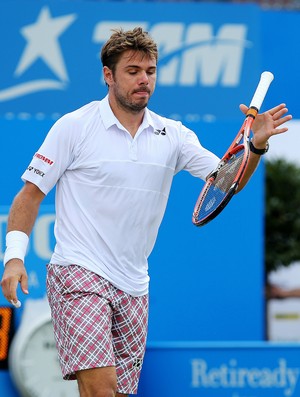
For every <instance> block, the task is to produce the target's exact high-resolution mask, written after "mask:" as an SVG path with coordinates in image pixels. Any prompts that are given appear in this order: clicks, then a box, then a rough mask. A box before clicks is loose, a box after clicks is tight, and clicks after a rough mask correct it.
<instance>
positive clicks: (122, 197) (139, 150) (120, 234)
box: [22, 97, 219, 296]
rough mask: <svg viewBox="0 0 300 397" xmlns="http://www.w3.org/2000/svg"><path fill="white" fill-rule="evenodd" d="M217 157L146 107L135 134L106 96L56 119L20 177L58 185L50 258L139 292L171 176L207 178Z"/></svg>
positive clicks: (144, 283) (45, 186) (143, 291)
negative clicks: (183, 174)
mask: <svg viewBox="0 0 300 397" xmlns="http://www.w3.org/2000/svg"><path fill="white" fill-rule="evenodd" d="M218 161H219V159H218V157H216V156H215V155H213V154H212V153H211V152H209V151H208V150H206V149H204V148H203V147H202V146H201V145H200V143H199V141H198V138H197V137H196V135H195V134H194V133H193V132H192V131H191V130H189V129H187V128H186V127H184V126H183V125H182V124H181V123H180V122H175V121H173V120H170V119H166V118H163V117H161V116H159V115H157V114H155V113H153V112H151V111H150V110H148V109H146V110H145V116H144V120H143V123H142V125H141V126H140V128H139V130H138V131H137V133H136V135H135V137H134V138H132V136H131V135H130V133H129V132H128V131H127V130H126V129H125V128H124V127H123V126H122V125H121V124H120V122H119V121H118V120H117V118H116V117H115V116H114V114H113V112H112V110H111V108H110V106H109V102H108V97H106V98H104V99H103V100H102V101H94V102H91V103H89V104H87V105H85V106H83V107H81V108H80V109H78V110H75V111H74V112H72V113H68V114H66V115H65V116H63V117H62V118H61V119H59V120H58V121H57V122H56V123H55V124H54V126H53V127H52V128H51V130H50V131H49V133H48V135H47V137H46V139H45V141H44V143H43V144H42V146H41V147H40V148H39V150H38V152H37V153H36V154H35V155H34V157H33V159H32V161H31V163H30V165H29V167H28V168H27V170H26V171H25V172H24V174H23V175H22V179H23V180H24V181H30V182H32V183H34V184H35V185H37V186H38V187H39V188H40V190H41V191H42V192H43V193H44V194H47V193H48V192H49V191H50V190H51V189H52V188H53V187H54V186H55V185H56V222H55V228H54V233H55V238H56V245H55V249H54V253H53V256H52V258H51V262H52V263H56V264H59V265H65V266H67V265H70V264H78V265H81V266H83V267H84V268H87V269H89V270H91V271H93V272H95V273H97V274H99V275H101V276H102V277H104V278H106V279H107V280H108V281H110V282H111V283H112V284H113V285H115V286H116V287H117V288H119V289H121V290H123V291H125V292H127V293H129V294H131V295H133V296H141V295H144V294H146V293H147V292H148V283H149V276H148V261H147V259H148V256H149V255H150V253H151V251H152V249H153V246H154V243H155V240H156V237H157V233H158V229H159V226H160V224H161V221H162V218H163V215H164V212H165V208H166V205H167V200H168V197H169V192H170V188H171V183H172V180H173V176H174V174H176V173H177V172H178V171H180V170H183V169H185V170H187V171H189V172H190V173H191V174H192V175H194V176H197V177H199V178H202V179H205V177H206V176H207V175H208V174H209V173H210V172H211V171H212V170H213V169H214V168H215V167H216V165H217V163H218Z"/></svg>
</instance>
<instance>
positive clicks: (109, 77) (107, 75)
mask: <svg viewBox="0 0 300 397" xmlns="http://www.w3.org/2000/svg"><path fill="white" fill-rule="evenodd" d="M103 76H104V80H105V83H106V84H107V85H108V86H109V85H111V83H112V82H113V80H114V78H113V73H112V70H111V69H109V67H107V66H104V67H103Z"/></svg>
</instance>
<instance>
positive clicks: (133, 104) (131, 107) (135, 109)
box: [114, 90, 149, 114]
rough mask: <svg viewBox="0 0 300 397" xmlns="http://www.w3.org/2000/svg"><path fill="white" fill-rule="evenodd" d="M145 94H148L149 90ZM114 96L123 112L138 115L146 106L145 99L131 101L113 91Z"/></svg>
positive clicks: (146, 101)
mask: <svg viewBox="0 0 300 397" xmlns="http://www.w3.org/2000/svg"><path fill="white" fill-rule="evenodd" d="M145 91H146V90H145ZM146 92H148V93H149V90H147V91H146ZM114 94H115V99H116V102H117V104H118V106H119V107H120V108H122V109H123V110H125V111H127V112H130V113H133V114H138V113H140V112H141V111H142V110H143V109H145V108H146V107H147V105H148V100H146V99H144V100H140V101H133V100H131V99H130V98H129V97H128V96H124V95H122V94H120V93H119V92H117V91H115V92H114Z"/></svg>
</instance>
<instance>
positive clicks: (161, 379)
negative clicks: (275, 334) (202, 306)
mask: <svg viewBox="0 0 300 397" xmlns="http://www.w3.org/2000/svg"><path fill="white" fill-rule="evenodd" d="M299 356H300V344H271V343H264V342H256V343H246V342H244V343H230V344H228V343H222V342H221V343H211V344H209V343H205V344H203V343H197V342H190V343H184V342H178V343H169V344H168V343H165V344H162V343H157V344H154V343H152V344H150V345H149V346H148V350H147V354H146V360H145V363H144V368H143V372H142V378H141V386H140V390H139V394H138V396H141V397H152V396H155V395H160V396H189V397H194V396H195V397H196V396H197V397H198V396H201V397H202V396H203V397H298V396H299V394H300V360H299ZM158 385H159V386H158ZM157 390H159V394H158V392H157Z"/></svg>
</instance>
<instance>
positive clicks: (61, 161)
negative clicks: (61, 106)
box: [21, 115, 77, 195]
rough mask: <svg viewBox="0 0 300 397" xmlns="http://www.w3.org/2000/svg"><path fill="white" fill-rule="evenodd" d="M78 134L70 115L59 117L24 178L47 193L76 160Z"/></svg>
mask: <svg viewBox="0 0 300 397" xmlns="http://www.w3.org/2000/svg"><path fill="white" fill-rule="evenodd" d="M76 136H77V132H76V123H75V122H74V120H72V118H71V117H70V116H69V115H65V116H63V117H62V118H61V119H59V120H58V121H57V122H56V123H55V124H54V125H53V127H52V128H51V129H50V131H49V133H48V135H47V136H46V138H45V140H44V142H43V143H42V145H41V146H40V148H39V149H38V151H37V152H36V153H35V154H34V156H33V158H32V160H31V162H30V164H29V166H28V167H27V169H26V171H25V172H24V173H23V175H22V177H21V178H22V180H23V181H24V182H25V181H29V182H32V183H34V184H35V185H36V186H38V188H39V189H40V190H41V191H42V192H43V193H44V194H45V195H47V194H48V193H49V192H50V190H51V189H52V188H53V187H54V186H55V184H56V183H57V181H58V179H59V178H60V177H61V175H62V174H63V173H64V171H65V170H66V169H67V168H68V167H69V166H70V164H71V163H72V162H73V161H74V157H75V142H76Z"/></svg>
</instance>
